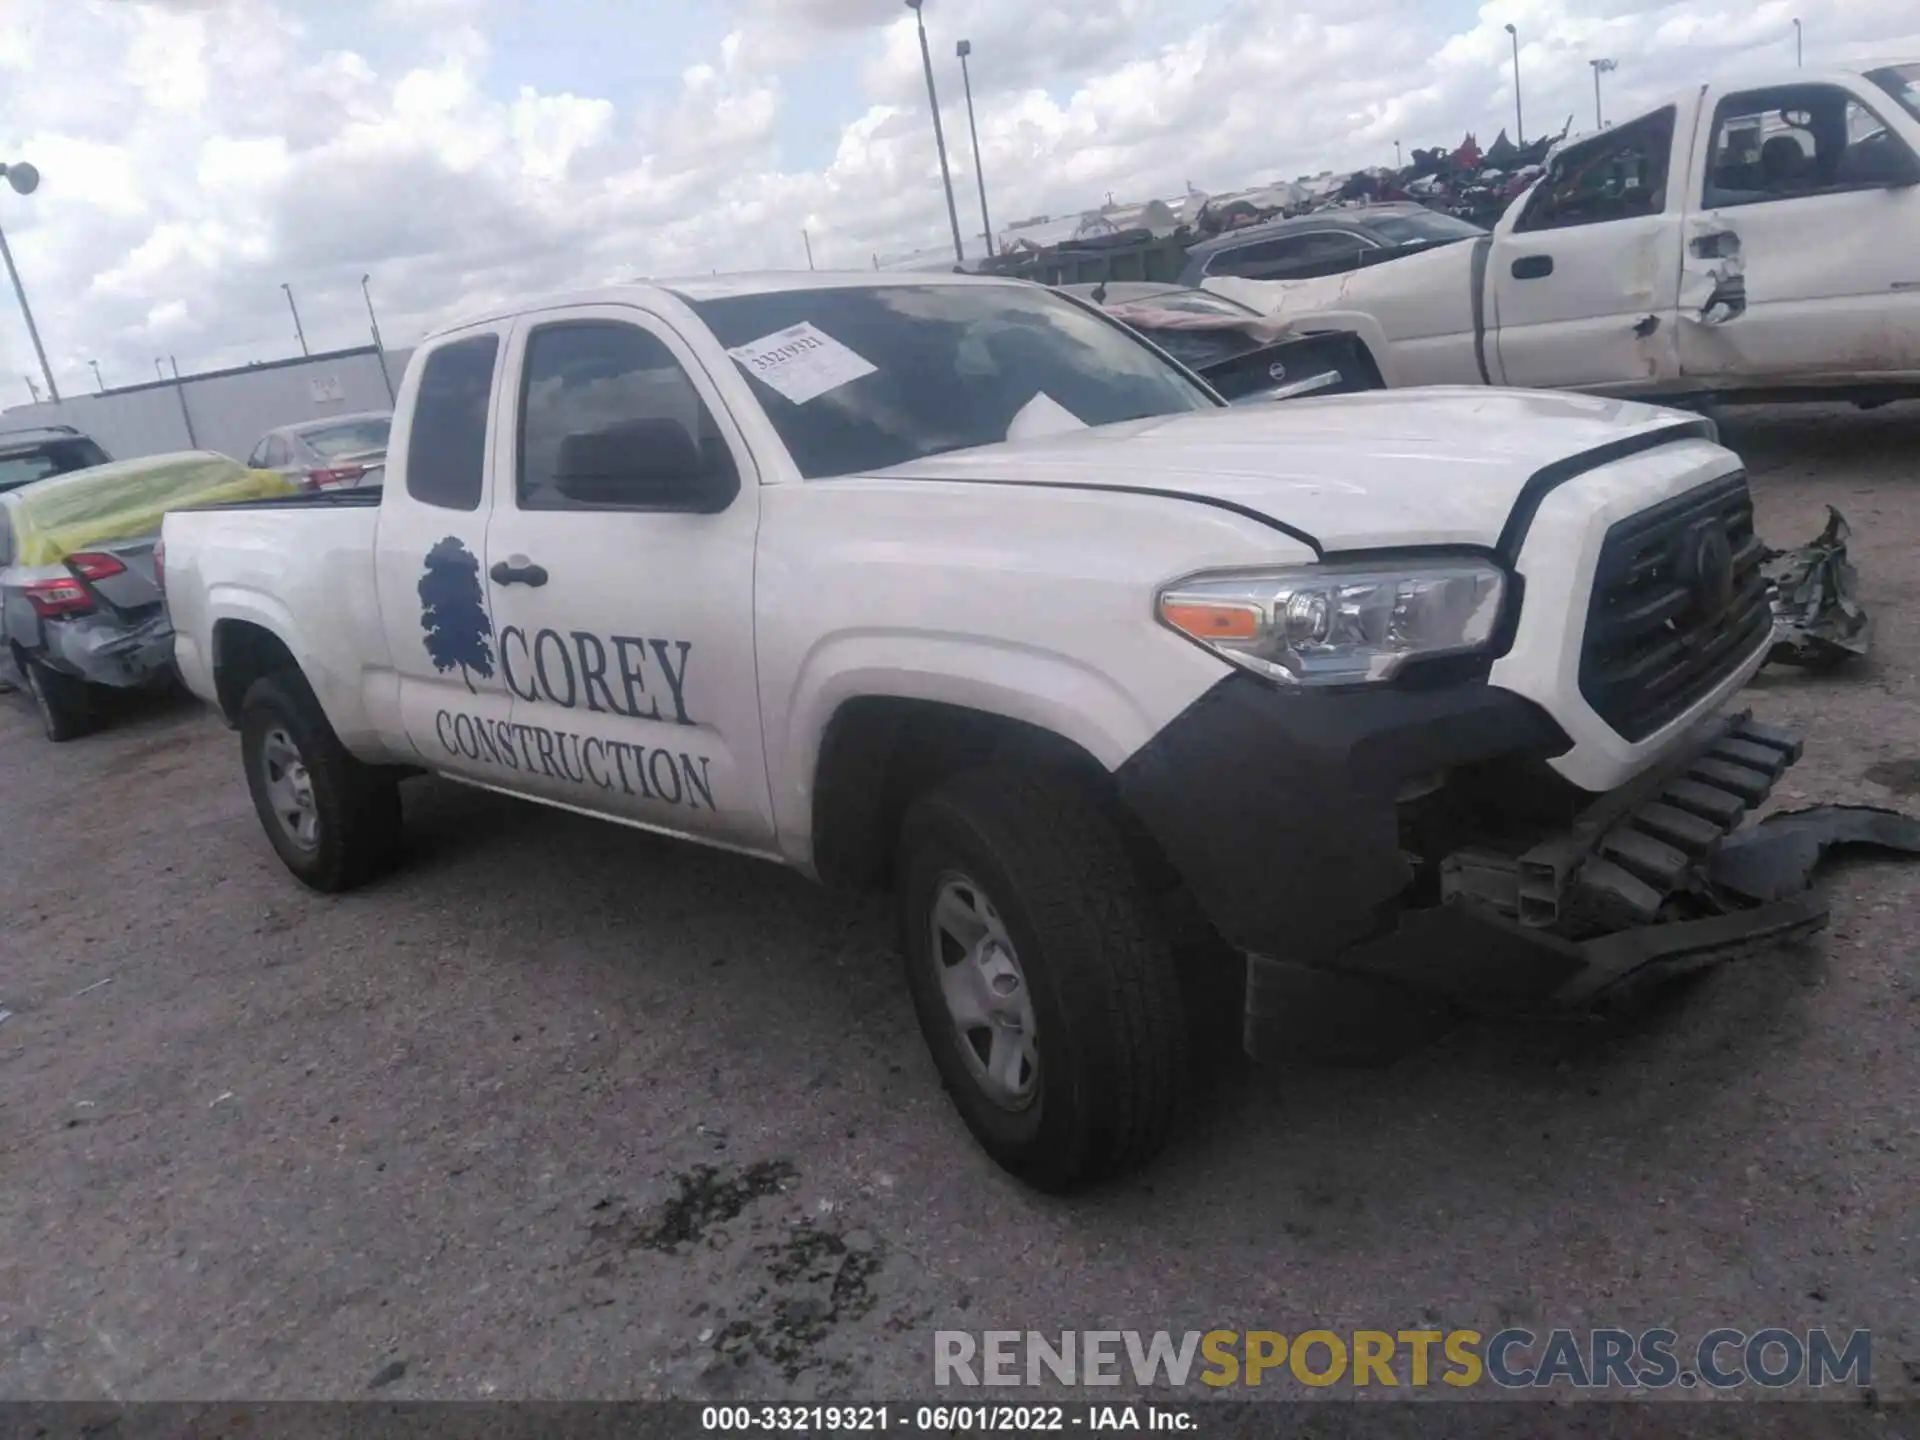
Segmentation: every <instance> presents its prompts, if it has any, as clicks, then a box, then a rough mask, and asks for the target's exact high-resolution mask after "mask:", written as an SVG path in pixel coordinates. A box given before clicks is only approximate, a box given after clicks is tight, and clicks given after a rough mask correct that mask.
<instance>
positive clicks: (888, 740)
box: [811, 694, 1172, 889]
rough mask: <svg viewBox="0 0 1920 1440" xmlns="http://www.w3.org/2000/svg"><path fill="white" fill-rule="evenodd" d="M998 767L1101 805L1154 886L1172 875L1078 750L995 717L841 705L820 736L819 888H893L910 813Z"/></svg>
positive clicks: (1100, 768)
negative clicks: (1058, 783)
mask: <svg viewBox="0 0 1920 1440" xmlns="http://www.w3.org/2000/svg"><path fill="white" fill-rule="evenodd" d="M995 761H1012V762H1014V763H1018V764H1020V765H1022V766H1033V767H1040V768H1044V769H1047V770H1050V771H1052V772H1055V773H1057V774H1060V775H1063V776H1066V777H1068V778H1069V779H1071V780H1072V781H1073V782H1074V783H1075V784H1076V785H1078V786H1080V787H1083V788H1084V789H1085V790H1086V791H1087V792H1088V793H1089V794H1092V795H1095V796H1097V797H1098V799H1099V801H1100V803H1101V805H1102V808H1104V809H1106V810H1107V811H1108V813H1109V814H1110V815H1111V816H1112V817H1113V818H1114V819H1115V821H1116V823H1117V824H1118V825H1119V827H1120V829H1121V831H1122V833H1123V834H1124V835H1125V837H1126V838H1127V841H1128V843H1129V846H1130V848H1132V849H1134V850H1135V851H1136V852H1137V854H1136V858H1138V859H1139V860H1140V862H1141V863H1142V864H1143V866H1144V867H1145V870H1144V872H1143V873H1147V874H1150V875H1153V876H1168V877H1170V876H1171V875H1172V870H1171V867H1169V866H1167V865H1166V862H1165V860H1164V858H1163V857H1161V856H1160V854H1159V851H1158V847H1157V846H1156V845H1155V844H1154V843H1153V841H1152V840H1151V839H1150V838H1149V837H1148V836H1147V834H1146V832H1145V830H1144V828H1142V827H1141V826H1140V825H1139V823H1138V822H1137V821H1136V820H1135V819H1134V818H1133V817H1132V815H1131V814H1130V813H1129V812H1128V811H1127V809H1126V807H1125V806H1124V805H1123V804H1122V802H1121V800H1120V796H1119V791H1118V790H1117V788H1116V787H1115V785H1114V783H1113V776H1112V773H1111V771H1109V770H1108V768H1107V767H1106V766H1105V765H1104V764H1102V763H1101V762H1100V760H1099V759H1098V758H1096V757H1095V756H1094V754H1093V753H1092V752H1091V751H1089V750H1088V749H1087V748H1086V747H1085V746H1083V745H1081V744H1080V743H1079V742H1077V741H1075V740H1073V739H1071V738H1069V737H1068V736H1066V735H1063V734H1061V733H1059V732H1058V731H1056V730H1051V729H1049V728H1047V727H1046V726H1044V725H1038V724H1035V723H1033V722H1031V721H1027V720H1021V719H1017V718H1014V717H1012V716H1009V715H1005V714H1000V713H997V712H994V711H991V710H984V709H979V708H975V707H973V706H969V705H961V704H953V703H950V702H946V701H939V700H926V699H916V698H909V697H905V696H898V695H879V694H872V695H858V696H853V697H850V698H849V699H847V700H845V701H843V702H842V703H841V704H840V706H839V707H838V708H837V709H836V710H835V711H834V713H833V716H832V718H831V719H830V720H829V721H828V722H827V726H826V729H825V730H824V732H823V733H822V736H821V743H820V748H819V752H818V756H817V759H816V762H815V766H814V772H813V785H812V789H811V794H812V798H813V807H812V847H811V849H812V868H813V871H814V873H815V875H816V876H817V877H818V878H819V879H820V880H821V881H822V883H824V884H827V885H830V886H834V887H836V888H840V889H873V888H880V887H883V886H885V885H887V884H889V883H890V882H891V880H892V879H893V861H894V842H895V840H896V838H897V836H898V834H899V830H900V824H901V821H902V819H903V817H904V816H905V814H906V811H907V808H908V806H909V805H911V804H912V802H913V800H914V799H915V797H916V796H918V795H921V794H923V793H925V792H926V791H927V790H929V789H931V788H932V787H934V786H936V785H938V784H940V783H941V782H942V781H944V780H947V779H949V778H950V777H952V776H953V775H955V774H958V773H960V772H961V771H963V770H968V769H972V768H974V767H975V766H980V765H986V764H989V763H992V762H995Z"/></svg>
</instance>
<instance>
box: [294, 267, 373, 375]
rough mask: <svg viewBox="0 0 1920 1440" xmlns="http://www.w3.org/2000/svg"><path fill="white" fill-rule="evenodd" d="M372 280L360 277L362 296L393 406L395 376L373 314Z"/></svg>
mask: <svg viewBox="0 0 1920 1440" xmlns="http://www.w3.org/2000/svg"><path fill="white" fill-rule="evenodd" d="M372 278H373V277H372V276H371V275H362V276H361V277H360V294H361V295H362V296H363V297H364V298H365V299H366V302H367V324H368V325H369V326H370V327H371V328H372V330H373V354H374V358H375V359H377V360H378V361H379V362H380V378H381V379H382V380H383V381H385V382H386V386H387V403H388V404H389V405H391V404H392V403H393V376H391V375H389V374H388V373H387V347H386V346H385V345H383V344H381V343H380V317H379V316H377V315H375V314H374V313H373V292H372V291H371V290H369V289H367V281H369V280H371V279H372ZM287 298H288V299H289V300H291V299H292V298H293V292H292V291H288V292H287ZM301 348H302V349H305V348H306V337H304V336H302V337H301Z"/></svg>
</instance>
